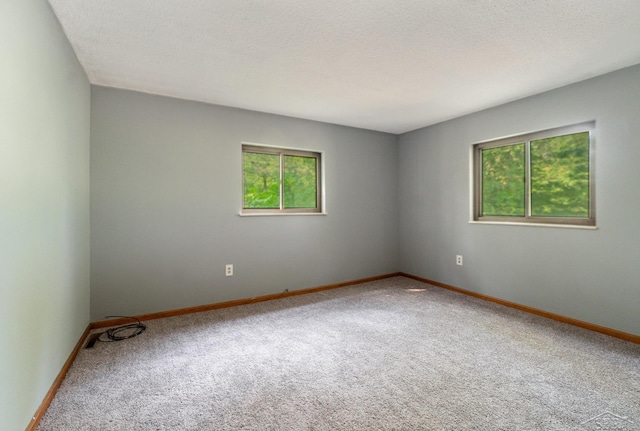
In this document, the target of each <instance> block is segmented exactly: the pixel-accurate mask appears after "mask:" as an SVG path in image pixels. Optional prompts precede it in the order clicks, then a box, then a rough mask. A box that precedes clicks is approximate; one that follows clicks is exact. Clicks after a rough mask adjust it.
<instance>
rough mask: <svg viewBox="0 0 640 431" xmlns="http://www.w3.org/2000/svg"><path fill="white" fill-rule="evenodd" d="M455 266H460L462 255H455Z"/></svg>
mask: <svg viewBox="0 0 640 431" xmlns="http://www.w3.org/2000/svg"><path fill="white" fill-rule="evenodd" d="M456 265H460V266H462V255H461V254H458V255H456Z"/></svg>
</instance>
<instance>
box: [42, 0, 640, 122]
mask: <svg viewBox="0 0 640 431" xmlns="http://www.w3.org/2000/svg"><path fill="white" fill-rule="evenodd" d="M49 2H50V3H51V5H52V7H53V9H54V11H55V13H56V15H57V16H58V18H59V20H60V22H61V23H62V26H63V27H64V30H65V32H66V34H67V36H68V37H69V40H70V42H71V44H72V46H73V48H74V50H75V52H76V53H77V55H78V59H79V60H80V62H81V63H82V65H83V67H84V68H85V70H86V72H87V75H88V77H89V80H90V81H91V83H93V84H97V85H104V86H112V87H118V88H126V89H132V90H138V91H143V92H148V93H154V94H161V95H168V96H174V97H179V98H184V99H191V100H198V101H203V102H208V103H214V104H220V105H227V106H234V107H240V108H245V109H251V110H257V111H263V112H270V113H275V114H283V115H288V116H292V117H299V118H306V119H312V120H318V121H325V122H329V123H336V124H344V125H349V126H355V127H361V128H366V129H372V130H381V131H386V132H391V133H402V132H406V131H409V130H413V129H417V128H420V127H423V126H426V125H429V124H434V123H437V122H440V121H443V120H447V119H450V118H454V117H458V116H460V115H464V114H468V113H471V112H474V111H478V110H481V109H484V108H488V107H491V106H495V105H499V104H501V103H504V102H508V101H511V100H515V99H519V98H522V97H525V96H528V95H532V94H535V93H539V92H541V91H545V90H549V89H552V88H556V87H559V86H562V85H566V84H569V83H572V82H576V81H580V80H583V79H586V78H589V77H592V76H596V75H600V74H603V73H606V72H609V71H613V70H616V69H620V68H622V67H626V66H630V65H633V64H637V63H639V62H640V1H638V0H321V1H320V0H319V1H314V0H271V1H268V0H49Z"/></svg>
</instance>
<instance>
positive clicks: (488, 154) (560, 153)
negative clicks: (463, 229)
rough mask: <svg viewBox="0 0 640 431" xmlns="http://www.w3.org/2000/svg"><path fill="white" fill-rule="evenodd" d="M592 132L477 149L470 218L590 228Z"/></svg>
mask: <svg viewBox="0 0 640 431" xmlns="http://www.w3.org/2000/svg"><path fill="white" fill-rule="evenodd" d="M591 129H593V123H585V124H580V125H576V126H569V127H567V128H562V129H554V130H551V131H547V132H539V133H532V134H529V135H526V136H520V137H515V138H510V139H505V140H500V141H494V142H487V143H483V144H476V145H475V146H474V159H475V162H474V166H475V168H474V169H475V179H474V181H475V196H474V202H475V203H474V219H475V220H488V221H491V220H498V221H500V220H503V221H523V222H533V223H557V224H584V225H595V214H594V202H593V199H594V190H593V183H592V178H593V177H592V175H593V166H591V163H592V158H593V157H592V154H591V151H592V148H591V142H590V130H591Z"/></svg>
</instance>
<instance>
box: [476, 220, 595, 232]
mask: <svg viewBox="0 0 640 431" xmlns="http://www.w3.org/2000/svg"><path fill="white" fill-rule="evenodd" d="M469 224H500V225H508V226H533V227H555V228H565V229H586V230H597V229H598V226H585V225H579V224H552V223H519V222H508V221H476V220H469Z"/></svg>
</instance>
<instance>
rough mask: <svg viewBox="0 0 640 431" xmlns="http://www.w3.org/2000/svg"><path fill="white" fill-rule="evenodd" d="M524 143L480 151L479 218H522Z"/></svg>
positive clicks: (523, 213)
mask: <svg viewBox="0 0 640 431" xmlns="http://www.w3.org/2000/svg"><path fill="white" fill-rule="evenodd" d="M524 176H525V145H524V143H520V144H514V145H505V146H503V147H495V148H487V149H484V150H482V215H483V216H521V217H523V216H524V215H525V182H524V181H525V180H524Z"/></svg>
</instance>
